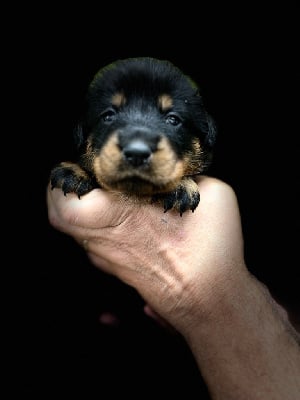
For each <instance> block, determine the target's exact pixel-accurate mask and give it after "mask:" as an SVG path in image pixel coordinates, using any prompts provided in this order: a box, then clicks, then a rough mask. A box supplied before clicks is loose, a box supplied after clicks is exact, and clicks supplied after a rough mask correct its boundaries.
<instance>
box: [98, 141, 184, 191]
mask: <svg viewBox="0 0 300 400" xmlns="http://www.w3.org/2000/svg"><path fill="white" fill-rule="evenodd" d="M92 169H93V171H94V174H95V176H96V179H97V181H98V183H99V184H100V185H101V186H103V187H105V188H106V189H110V190H116V191H124V192H133V193H138V194H140V195H151V194H154V193H165V192H169V191H171V190H174V189H175V188H176V187H177V186H178V184H179V182H180V180H181V179H182V177H183V175H184V170H185V162H184V161H182V160H179V159H178V158H177V156H176V154H175V153H174V151H173V150H172V148H171V145H170V143H169V141H168V140H167V139H166V138H162V139H161V140H160V142H159V144H158V148H157V151H155V152H154V153H153V154H152V157H151V160H150V162H149V164H148V165H146V166H142V167H140V168H139V167H133V166H131V165H130V164H128V163H127V162H126V161H125V160H124V158H123V154H122V152H121V151H120V148H119V146H118V136H117V134H116V133H115V134H113V135H112V136H111V137H110V138H109V140H108V141H107V143H106V144H105V145H104V146H103V148H102V149H101V152H100V153H99V154H96V155H95V157H94V159H93V164H92Z"/></svg>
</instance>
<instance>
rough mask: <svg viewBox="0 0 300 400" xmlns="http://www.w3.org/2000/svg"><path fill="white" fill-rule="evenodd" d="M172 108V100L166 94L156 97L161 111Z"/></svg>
mask: <svg viewBox="0 0 300 400" xmlns="http://www.w3.org/2000/svg"><path fill="white" fill-rule="evenodd" d="M172 106H173V99H172V97H171V96H169V95H168V94H162V95H161V96H159V97H158V107H159V108H160V110H161V111H167V110H169V109H170V108H171V107H172Z"/></svg>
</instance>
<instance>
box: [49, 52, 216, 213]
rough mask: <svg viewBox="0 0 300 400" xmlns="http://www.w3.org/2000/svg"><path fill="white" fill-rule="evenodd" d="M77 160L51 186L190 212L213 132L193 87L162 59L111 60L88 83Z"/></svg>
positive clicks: (54, 174) (63, 166) (59, 170)
mask: <svg viewBox="0 0 300 400" xmlns="http://www.w3.org/2000/svg"><path fill="white" fill-rule="evenodd" d="M74 136H75V141H76V145H77V148H78V160H77V162H76V163H73V162H62V163H60V164H59V165H57V166H55V167H54V168H53V170H52V171H51V174H50V182H51V187H52V189H53V188H61V189H62V190H63V192H64V193H65V194H66V193H70V192H74V193H76V194H77V195H78V197H79V198H80V197H81V196H83V195H84V194H86V193H88V192H90V191H91V190H92V189H94V188H96V187H98V188H99V187H100V188H103V189H106V190H110V191H113V192H118V193H120V194H125V195H126V196H127V198H130V197H135V198H137V199H147V201H148V200H151V201H160V202H161V204H162V206H163V208H164V211H165V212H166V211H168V210H170V209H175V210H176V211H177V212H179V214H180V215H182V214H183V213H184V212H185V211H187V210H191V211H194V210H195V209H196V207H197V206H198V204H199V201H200V194H199V191H198V186H197V184H196V182H195V180H194V178H195V177H196V176H197V175H199V174H201V173H203V172H204V171H205V170H207V168H208V166H209V165H210V163H211V159H212V150H213V146H214V143H215V138H216V126H215V123H214V121H213V119H212V118H211V117H210V116H209V115H208V113H207V112H206V110H205V108H204V105H203V101H202V97H201V96H200V94H199V90H198V87H197V85H196V84H195V82H194V81H193V80H192V79H191V78H190V77H189V76H187V75H185V74H184V73H183V72H182V71H181V70H179V69H178V68H177V67H176V66H175V65H173V64H172V63H170V62H169V61H167V60H157V59H154V58H151V57H139V58H129V59H122V60H118V61H116V62H114V63H112V64H110V65H108V66H106V67H104V68H102V69H100V71H99V72H98V73H97V74H96V75H95V77H94V79H93V80H92V82H91V83H90V85H89V87H88V90H87V96H86V102H85V110H84V112H83V116H82V119H81V120H80V121H79V124H78V126H77V128H76V129H75V135H74Z"/></svg>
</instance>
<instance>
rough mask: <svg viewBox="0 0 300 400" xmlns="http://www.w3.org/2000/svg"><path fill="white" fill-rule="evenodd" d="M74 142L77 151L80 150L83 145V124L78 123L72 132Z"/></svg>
mask: <svg viewBox="0 0 300 400" xmlns="http://www.w3.org/2000/svg"><path fill="white" fill-rule="evenodd" d="M73 136H74V142H75V146H76V149H77V150H80V149H81V148H82V146H83V145H84V143H85V135H84V124H83V122H82V121H79V122H78V123H77V125H76V126H75V128H74V130H73Z"/></svg>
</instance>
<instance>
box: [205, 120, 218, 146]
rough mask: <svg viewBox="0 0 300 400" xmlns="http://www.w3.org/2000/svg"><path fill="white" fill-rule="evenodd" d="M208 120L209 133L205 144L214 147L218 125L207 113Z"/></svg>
mask: <svg viewBox="0 0 300 400" xmlns="http://www.w3.org/2000/svg"><path fill="white" fill-rule="evenodd" d="M206 121H207V135H206V137H205V144H206V145H207V146H209V147H213V146H214V144H215V142H216V136H217V125H216V122H215V121H214V119H213V118H212V117H211V116H210V115H209V114H207V113H206Z"/></svg>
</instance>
